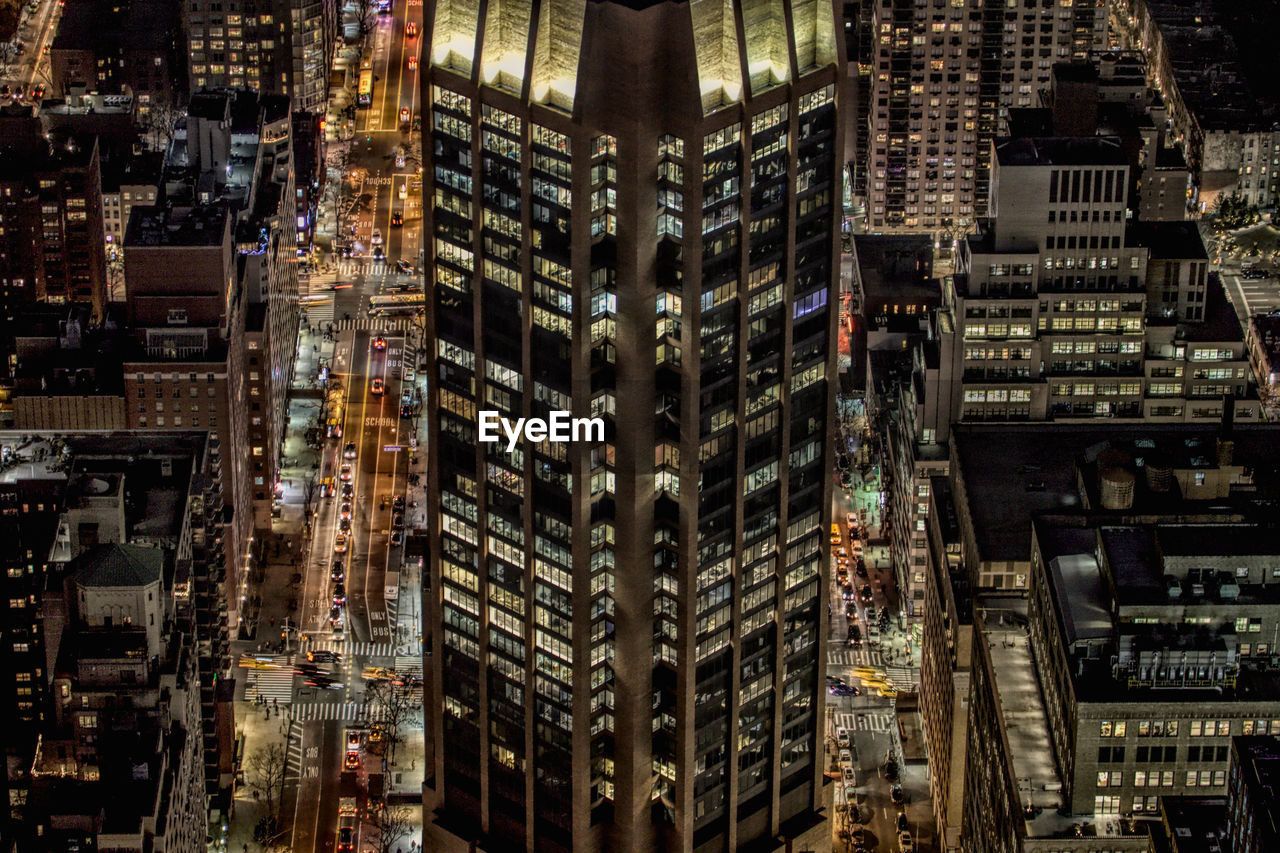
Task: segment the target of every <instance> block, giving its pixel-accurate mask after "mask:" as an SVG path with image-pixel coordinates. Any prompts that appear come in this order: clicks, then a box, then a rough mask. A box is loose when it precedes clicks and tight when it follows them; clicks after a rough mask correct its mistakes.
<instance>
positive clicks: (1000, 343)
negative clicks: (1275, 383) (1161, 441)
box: [944, 137, 1259, 421]
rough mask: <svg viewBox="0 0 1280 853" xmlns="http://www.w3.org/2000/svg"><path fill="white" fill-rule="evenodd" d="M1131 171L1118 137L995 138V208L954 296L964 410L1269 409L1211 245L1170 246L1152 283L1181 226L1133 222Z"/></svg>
mask: <svg viewBox="0 0 1280 853" xmlns="http://www.w3.org/2000/svg"><path fill="white" fill-rule="evenodd" d="M1128 168H1129V166H1128V164H1127V161H1126V157H1125V156H1124V153H1123V151H1122V149H1121V146H1120V143H1119V140H1117V139H1112V138H1105V137H1077V138H1062V137H1052V138H1016V139H1008V140H1001V141H999V142H998V143H997V144H996V145H995V166H994V168H993V172H992V174H993V189H994V192H993V196H992V213H993V214H994V217H993V219H991V220H990V221H988V222H984V223H983V226H982V228H981V230H980V232H979V233H978V234H977V235H976V236H973V237H970V238H969V239H968V240H967V241H965V243H964V244H962V247H961V254H960V258H959V260H958V265H959V266H958V269H959V272H958V273H957V275H956V276H955V278H954V280H953V289H952V290H951V291H950V292H949V293H947V294H946V296H947V298H948V303H949V305H948V308H949V310H950V313H951V315H952V318H953V322H954V328H955V331H954V333H953V334H951V335H949V336H948V337H947V339H945V343H944V345H947V344H949V345H950V346H951V347H952V348H953V353H954V358H955V364H956V365H957V373H956V376H955V381H957V382H959V383H961V387H962V393H961V394H959V395H956V396H957V398H958V400H959V408H958V410H957V411H956V412H955V413H954V416H953V420H983V419H988V420H1043V419H1046V418H1055V419H1062V418H1090V419H1095V418H1143V419H1146V420H1196V419H1206V420H1213V419H1217V418H1219V417H1221V415H1222V412H1223V400H1224V399H1228V398H1230V399H1231V400H1232V401H1233V406H1234V413H1235V417H1236V418H1237V419H1239V420H1241V421H1244V420H1249V419H1255V418H1257V417H1258V414H1259V405H1258V402H1257V400H1256V396H1255V395H1254V393H1253V392H1252V390H1251V387H1250V380H1249V375H1248V371H1247V366H1248V365H1247V359H1246V357H1245V346H1244V339H1243V334H1242V332H1241V331H1240V329H1239V328H1238V326H1239V324H1238V323H1236V322H1235V319H1234V313H1233V312H1232V310H1231V308H1230V306H1229V304H1228V303H1227V301H1226V298H1225V295H1224V293H1223V290H1222V286H1221V284H1220V282H1218V280H1217V277H1216V275H1214V274H1212V273H1211V272H1209V271H1208V269H1207V266H1208V265H1207V261H1206V260H1205V259H1204V257H1203V255H1204V252H1203V248H1202V247H1200V248H1195V247H1194V246H1193V247H1192V248H1191V249H1190V250H1189V252H1188V250H1182V249H1178V250H1176V253H1182V252H1188V255H1187V257H1186V258H1185V262H1186V263H1185V274H1183V273H1182V272H1179V274H1178V275H1174V274H1173V271H1172V264H1173V263H1174V262H1175V260H1177V259H1172V258H1170V259H1168V262H1169V263H1170V265H1171V266H1170V267H1169V274H1168V277H1167V278H1165V277H1161V276H1160V275H1157V276H1156V277H1155V279H1154V280H1152V281H1150V282H1149V276H1148V269H1147V268H1148V263H1149V262H1150V258H1151V255H1152V247H1153V246H1154V247H1155V250H1156V252H1157V254H1167V253H1168V252H1169V251H1171V250H1169V249H1168V248H1167V247H1166V243H1167V242H1169V241H1170V240H1172V239H1174V238H1175V235H1173V233H1172V232H1171V231H1170V230H1169V229H1168V228H1160V227H1155V228H1152V229H1130V228H1129V227H1128V224H1127V223H1128V216H1127V214H1126V210H1127V201H1128V192H1129V185H1130V182H1129V176H1128ZM1185 236H1186V237H1187V238H1188V239H1190V238H1191V236H1192V235H1191V234H1189V233H1187V234H1185ZM1144 243H1147V244H1150V245H1144ZM1162 262H1163V259H1162ZM1162 269H1163V268H1162ZM1149 288H1150V289H1152V290H1154V291H1155V292H1156V293H1157V294H1158V297H1159V301H1158V302H1155V303H1152V302H1151V301H1150V300H1149V298H1148V290H1149ZM1175 306H1176V307H1175Z"/></svg>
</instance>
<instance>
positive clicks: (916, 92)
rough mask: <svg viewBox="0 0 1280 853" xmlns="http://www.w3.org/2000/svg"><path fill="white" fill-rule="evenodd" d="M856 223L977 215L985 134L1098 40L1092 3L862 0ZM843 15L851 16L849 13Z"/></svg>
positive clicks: (1102, 16) (983, 210)
mask: <svg viewBox="0 0 1280 853" xmlns="http://www.w3.org/2000/svg"><path fill="white" fill-rule="evenodd" d="M866 3H867V4H868V5H870V6H871V7H872V23H871V26H872V30H873V33H874V40H873V41H872V43H871V45H870V47H871V50H872V54H871V56H870V57H867V58H864V57H858V62H859V63H866V64H868V65H870V71H869V74H868V77H869V82H870V86H871V94H870V98H869V111H868V120H869V121H870V122H872V127H871V129H870V132H869V133H868V136H867V147H866V149H865V150H864V151H862V152H860V154H861V155H862V156H863V157H864V158H865V160H866V162H867V164H868V165H867V167H866V173H867V198H868V216H867V220H866V225H867V228H868V229H869V230H870V231H871V232H873V233H879V232H884V231H895V230H899V231H901V230H907V231H923V232H927V233H933V234H945V235H948V236H947V237H946V242H948V243H949V242H950V240H951V235H955V236H959V235H963V234H965V233H967V231H968V230H969V229H970V228H971V227H972V226H973V225H974V224H975V223H976V222H977V219H978V217H980V216H984V215H986V214H987V200H988V195H989V172H990V156H991V147H990V146H991V142H992V141H993V140H994V139H995V138H996V137H997V135H998V134H999V132H1000V124H1001V120H1002V116H1003V114H1004V112H1005V111H1007V110H1008V109H1010V108H1012V107H1023V106H1034V105H1036V104H1038V103H1039V91H1040V90H1041V89H1042V88H1045V87H1047V85H1048V82H1049V78H1050V71H1051V69H1052V66H1053V64H1054V63H1055V62H1062V61H1064V60H1068V59H1071V58H1072V57H1075V56H1079V57H1083V56H1085V55H1087V54H1088V53H1089V52H1090V51H1092V50H1095V49H1099V48H1102V47H1105V46H1106V45H1105V37H1106V26H1107V21H1106V7H1105V6H1099V5H1098V4H1097V3H1095V2H1093V0H1060V1H1059V2H1054V0H1023V2H1020V3H1015V4H1006V3H994V2H987V0H931V2H928V3H916V2H907V0H866ZM850 23H852V22H850Z"/></svg>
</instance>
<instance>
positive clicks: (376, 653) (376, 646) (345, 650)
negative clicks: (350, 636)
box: [306, 640, 396, 658]
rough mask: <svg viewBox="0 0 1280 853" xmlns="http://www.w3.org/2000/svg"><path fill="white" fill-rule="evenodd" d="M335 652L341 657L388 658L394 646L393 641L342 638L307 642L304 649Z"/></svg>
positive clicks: (391, 654) (393, 650) (392, 652)
mask: <svg viewBox="0 0 1280 853" xmlns="http://www.w3.org/2000/svg"><path fill="white" fill-rule="evenodd" d="M319 649H324V650H325V651H330V652H337V653H338V654H340V655H342V656H343V657H353V656H354V657H369V658H389V657H395V653H396V647H395V645H394V644H393V643H368V642H346V641H343V640H336V641H335V640H316V641H314V642H310V643H307V647H306V651H316V650H319Z"/></svg>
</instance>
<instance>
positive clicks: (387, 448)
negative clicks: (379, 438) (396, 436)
mask: <svg viewBox="0 0 1280 853" xmlns="http://www.w3.org/2000/svg"><path fill="white" fill-rule="evenodd" d="M382 450H383V452H385V453H395V452H396V451H397V450H404V445H403V444H384V445H382Z"/></svg>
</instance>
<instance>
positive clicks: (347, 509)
mask: <svg viewBox="0 0 1280 853" xmlns="http://www.w3.org/2000/svg"><path fill="white" fill-rule="evenodd" d="M338 514H339V515H340V516H341V517H342V520H343V521H350V520H351V502H350V501H343V503H342V508H341V509H339V510H338Z"/></svg>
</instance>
